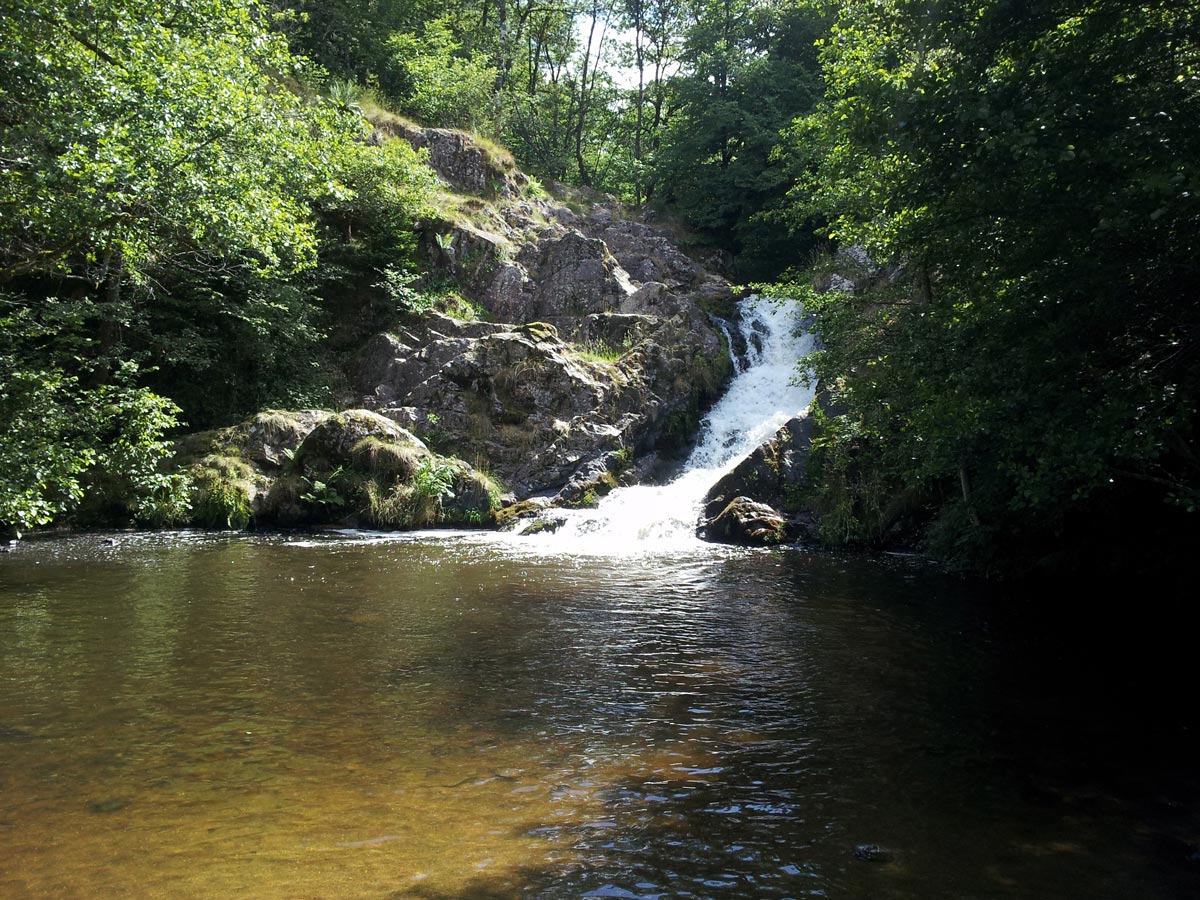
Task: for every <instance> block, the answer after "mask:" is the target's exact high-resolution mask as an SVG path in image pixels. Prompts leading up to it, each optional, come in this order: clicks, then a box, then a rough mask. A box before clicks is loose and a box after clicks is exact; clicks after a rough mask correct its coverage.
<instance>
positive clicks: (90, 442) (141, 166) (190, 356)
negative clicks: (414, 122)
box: [0, 0, 432, 526]
mask: <svg viewBox="0 0 1200 900" xmlns="http://www.w3.org/2000/svg"><path fill="white" fill-rule="evenodd" d="M268 24H269V23H268V20H267V18H266V14H265V12H264V10H263V8H262V7H260V6H259V5H257V4H256V3H255V2H254V0H200V2H192V0H189V2H182V0H178V2H169V3H165V4H164V3H150V2H148V0H80V2H76V3H72V4H66V5H64V4H60V3H55V2H50V0H0V41H3V45H4V47H5V54H6V59H5V63H6V64H5V66H4V67H3V69H0V288H3V290H4V291H5V294H4V298H3V300H4V310H3V312H4V320H5V326H6V329H7V333H6V334H5V336H4V337H5V341H4V346H0V356H3V359H2V360H0V363H2V365H0V370H2V372H3V376H4V379H5V393H4V397H3V403H4V404H5V412H6V416H7V418H6V423H5V427H6V428H7V429H9V430H8V431H7V432H6V436H5V440H6V448H7V451H10V455H8V456H6V457H5V460H4V471H0V477H3V478H4V479H5V484H4V485H3V488H4V491H5V492H6V493H5V496H6V499H5V500H4V503H5V504H6V506H5V507H4V512H3V514H2V515H3V518H0V521H3V522H5V523H7V524H10V525H11V524H14V523H15V524H18V525H24V526H27V525H29V524H31V523H32V524H42V523H44V522H45V521H46V517H47V516H55V515H60V514H62V513H66V512H69V511H70V510H71V509H72V508H73V507H74V506H75V505H76V502H77V501H78V499H79V490H80V487H79V486H80V485H81V484H84V483H85V482H86V483H87V484H90V485H91V486H92V493H93V494H94V495H95V496H100V495H101V494H103V493H105V492H106V491H107V492H108V493H109V494H111V495H112V496H115V494H113V493H112V491H110V490H109V488H113V490H116V487H120V488H121V490H122V491H124V492H125V493H124V495H123V496H125V498H126V499H125V500H121V501H120V502H121V503H126V501H128V503H126V505H128V504H129V503H132V504H133V505H132V506H129V511H130V512H131V514H133V515H136V516H137V517H140V518H146V517H147V516H148V515H149V514H148V513H146V512H145V510H143V509H142V508H141V507H140V506H138V503H140V502H141V501H140V500H138V501H137V502H136V503H135V502H134V500H131V499H129V498H135V499H136V498H137V497H140V496H142V494H143V493H145V492H146V491H150V493H151V494H153V493H154V491H156V490H157V488H155V487H154V486H155V485H156V484H157V483H158V482H157V480H156V479H157V478H158V476H157V474H156V473H155V472H154V471H153V466H152V465H149V464H148V463H147V459H148V458H149V457H147V456H146V454H145V453H141V452H140V451H139V452H134V449H130V451H129V452H124V451H120V448H122V447H126V448H135V449H136V448H141V449H142V450H146V451H147V452H148V453H149V454H150V457H154V456H155V454H158V455H161V454H162V453H165V452H166V450H165V445H164V444H162V442H161V435H162V432H163V431H164V430H165V429H167V428H170V427H172V426H173V424H174V422H175V419H174V416H175V413H176V412H177V411H178V410H177V408H176V407H175V406H174V404H173V403H172V402H171V401H169V400H167V399H165V398H163V397H161V396H158V395H157V394H155V393H152V392H151V391H149V390H147V389H146V387H145V382H146V380H147V378H152V379H153V380H155V381H164V380H167V376H168V375H169V372H170V370H171V369H172V368H173V367H174V368H175V369H176V370H177V371H178V372H179V376H180V377H179V379H178V381H177V383H176V386H177V385H178V384H180V383H182V384H183V385H184V386H185V387H186V385H188V384H191V385H193V388H194V384H195V382H196V377H197V375H198V374H207V373H205V372H204V365H201V362H202V360H204V359H205V355H206V354H208V355H207V364H208V365H210V366H212V367H213V368H218V369H219V368H220V367H221V366H225V367H226V369H228V366H229V362H230V360H231V359H236V358H237V355H238V350H239V349H241V347H243V346H244V342H243V343H242V344H240V345H235V346H223V345H222V342H221V339H222V338H224V337H226V336H230V335H239V333H240V335H241V336H245V335H246V334H247V333H249V334H253V335H255V336H256V337H257V338H258V339H259V341H260V346H266V345H270V344H274V345H276V346H291V347H293V348H294V347H297V346H300V345H302V344H305V343H308V342H309V340H310V337H309V336H310V335H311V334H312V333H313V332H312V319H313V316H312V315H311V311H312V310H313V309H314V308H315V306H316V304H317V297H316V296H315V295H314V294H313V293H312V292H311V288H310V287H309V286H307V285H304V284H303V283H302V282H299V281H298V280H296V281H290V280H289V279H293V278H294V276H295V275H296V273H298V272H300V271H302V270H304V269H306V268H311V267H312V266H313V265H315V263H316V260H317V253H318V250H319V249H320V248H321V247H322V246H323V245H324V246H328V244H329V240H330V239H329V237H328V236H327V235H325V234H324V232H323V230H322V229H321V227H320V223H321V217H324V218H331V217H341V218H345V216H346V215H347V214H349V215H353V216H357V217H358V218H359V219H360V220H362V219H364V218H365V219H366V220H367V221H368V222H369V223H370V225H369V227H368V228H367V232H368V233H369V234H370V233H371V232H372V229H374V232H376V233H377V232H379V231H388V232H393V234H392V235H391V241H392V243H393V244H394V243H396V242H397V241H396V235H395V234H394V232H395V231H397V230H399V229H401V228H402V227H407V223H408V222H411V217H412V215H415V214H416V213H417V212H418V211H419V209H420V207H421V203H422V199H423V196H424V193H425V192H427V191H428V189H429V187H430V185H431V179H432V176H431V175H430V174H429V173H428V172H427V171H426V170H425V169H424V167H422V166H420V165H419V161H418V158H417V156H416V154H415V152H413V151H412V150H411V148H409V147H407V145H403V146H402V147H401V146H397V145H390V146H388V147H384V148H375V147H371V146H368V144H367V142H366V138H367V131H368V130H367V127H366V124H365V122H364V121H363V119H362V117H361V114H359V113H357V112H355V111H354V110H351V109H347V108H346V107H345V106H344V105H340V104H336V103H328V102H325V101H323V100H322V99H321V98H320V97H318V96H315V95H314V94H313V93H311V92H310V91H309V90H308V89H307V88H306V87H305V79H315V78H317V77H319V73H317V72H315V71H313V70H310V69H307V68H306V67H305V66H303V65H302V64H301V63H300V62H299V61H297V60H296V59H295V58H293V57H292V56H291V55H290V53H289V51H288V49H287V45H286V42H285V41H284V39H283V38H282V37H281V36H280V35H278V34H276V33H273V32H271V31H270V30H269V28H268ZM381 185H384V186H385V188H384V189H381V187H380V186H381ZM367 192H370V193H369V195H368V193H367ZM402 223H403V224H402ZM339 239H341V238H339ZM345 240H350V238H349V237H347V238H345ZM360 240H361V239H360ZM229 323H237V324H236V325H235V326H234V327H233V328H230V327H228V326H229ZM239 329H240V332H239ZM230 343H234V342H230ZM262 355H263V357H264V358H266V357H267V354H265V353H264V354H262ZM293 356H294V354H293ZM139 366H141V367H142V368H143V369H144V368H145V367H146V366H150V367H161V371H159V372H158V373H157V374H154V373H151V374H147V373H145V372H143V373H142V374H141V375H139V374H138V368H139ZM258 374H261V371H260V373H258ZM38 384H42V385H44V390H43V392H42V393H40V394H39V393H38V392H37V391H36V390H35V389H34V386H36V385H38ZM167 386H168V387H171V386H172V385H171V384H170V383H169V380H167ZM96 411H107V412H104V413H103V414H100V413H99V412H96ZM92 413H95V414H92ZM39 420H40V421H41V422H42V423H43V424H42V425H37V424H36V422H37V421H39ZM13 429H16V430H13ZM131 429H132V430H131ZM128 435H135V436H134V437H128V439H127V436H128ZM118 451H120V452H118ZM38 473H41V474H38ZM26 475H28V478H27V477H26ZM80 479H83V480H82V481H81V480H80ZM102 482H103V484H102ZM122 485H123V487H121V486H122ZM114 486H116V487H114ZM13 498H17V499H13ZM168 499H169V498H168ZM170 503H174V500H170V501H169V503H168V505H169V504H170Z"/></svg>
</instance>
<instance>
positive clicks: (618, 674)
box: [0, 534, 1200, 900]
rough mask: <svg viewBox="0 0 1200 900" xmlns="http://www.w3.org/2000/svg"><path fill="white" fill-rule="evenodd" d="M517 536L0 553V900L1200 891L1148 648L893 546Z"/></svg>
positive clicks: (121, 544)
mask: <svg viewBox="0 0 1200 900" xmlns="http://www.w3.org/2000/svg"><path fill="white" fill-rule="evenodd" d="M107 541H112V542H113V543H108V542H107ZM531 546H532V545H529V544H526V545H522V544H520V543H519V541H517V540H516V539H513V538H506V537H504V536H500V535H446V534H443V535H438V536H429V535H424V536H423V535H416V536H404V537H382V536H371V535H325V536H305V537H298V536H293V537H287V536H283V537H280V536H273V537H272V536H219V535H212V536H204V535H194V534H176V535H124V534H123V535H117V536H115V537H109V538H105V537H103V536H86V537H73V538H66V539H56V540H47V541H39V542H27V543H25V544H22V545H20V546H18V547H17V548H16V549H15V550H14V552H12V553H10V554H6V555H4V556H3V557H0V897H3V898H5V900H10V898H12V900H16V898H140V897H163V898H168V897H169V898H227V897H233V896H237V897H244V898H280V900H282V898H289V900H292V898H372V900H374V898H393V900H395V898H408V897H413V898H451V897H453V898H502V897H539V898H574V897H625V898H631V897H642V898H656V897H657V898H674V897H706V898H707V897H714V898H717V897H739V898H740V897H767V898H769V897H778V898H783V897H802V896H824V897H863V898H938V897H944V898H992V897H997V898H999V897H1011V898H1151V900H1153V898H1176V897H1190V896H1196V895H1198V894H1200V856H1197V857H1195V858H1193V854H1194V853H1195V851H1196V848H1197V847H1198V846H1200V816H1198V814H1197V810H1198V808H1197V804H1196V801H1197V797H1200V787H1198V785H1197V772H1196V767H1195V762H1194V761H1195V756H1194V750H1195V749H1196V740H1195V732H1194V730H1191V726H1192V723H1191V722H1190V721H1189V720H1188V716H1187V712H1188V710H1187V708H1185V707H1183V706H1181V705H1178V704H1175V703H1171V702H1164V703H1161V704H1150V705H1147V703H1146V702H1145V699H1146V696H1147V695H1146V693H1145V690H1146V686H1145V685H1144V683H1143V682H1141V681H1138V679H1137V678H1136V677H1135V676H1137V675H1138V674H1139V673H1140V674H1141V675H1145V674H1146V673H1145V672H1144V664H1143V663H1141V662H1140V661H1137V660H1132V659H1129V658H1121V657H1119V656H1113V655H1112V654H1111V653H1109V652H1107V651H1103V652H1101V651H1100V650H1098V649H1097V647H1096V646H1095V644H1094V642H1092V641H1090V640H1088V641H1080V642H1079V643H1080V647H1078V648H1076V649H1075V650H1072V649H1071V647H1070V646H1069V645H1064V644H1063V642H1062V635H1061V634H1058V633H1053V634H1051V633H1049V632H1047V631H1046V630H1044V629H1041V628H1031V627H1030V619H1029V618H1028V617H1022V616H1021V615H1010V614H1009V613H1008V612H1007V611H1008V610H1010V609H1012V608H1013V604H1014V603H1016V600H1014V599H1013V598H1007V599H1006V600H1005V602H1000V601H1001V600H1002V599H1005V598H996V597H993V596H990V595H988V594H985V593H983V592H982V591H981V590H980V589H978V588H972V587H970V586H965V585H962V584H959V583H957V582H954V581H950V580H948V579H945V578H943V577H940V576H937V575H935V574H931V573H927V572H923V571H921V570H920V569H918V568H915V567H914V566H912V565H910V564H908V563H906V562H903V561H894V560H893V561H873V560H867V559H840V558H837V557H831V556H826V555H819V554H810V553H805V552H802V551H796V550H793V551H773V552H749V551H731V550H723V549H718V548H703V549H701V550H696V551H694V552H690V553H686V554H675V555H672V556H661V557H654V556H639V557H635V558H632V559H629V558H626V559H604V558H596V557H587V558H583V557H572V556H565V555H559V556H539V555H537V554H536V553H535V552H533V550H532V549H531ZM1135 663H1136V665H1135ZM1150 687H1151V688H1155V687H1158V688H1161V687H1162V682H1161V681H1154V680H1153V679H1152V684H1151V685H1150ZM1192 691H1194V687H1190V686H1188V685H1185V686H1184V693H1188V692H1192ZM1160 699H1162V698H1160ZM1175 713H1178V715H1175ZM864 844H877V845H881V846H883V847H886V848H887V849H888V850H889V851H890V859H889V860H888V861H884V862H868V861H863V860H861V859H858V858H856V856H855V855H854V851H855V848H856V847H858V846H859V845H864Z"/></svg>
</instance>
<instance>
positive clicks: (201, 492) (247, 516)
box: [190, 455, 254, 530]
mask: <svg viewBox="0 0 1200 900" xmlns="http://www.w3.org/2000/svg"><path fill="white" fill-rule="evenodd" d="M190 471H191V476H192V521H193V522H195V523H196V524H197V525H201V526H203V527H205V528H230V529H234V530H241V529H243V528H246V527H247V526H249V524H250V522H251V521H252V520H253V518H254V514H253V511H252V510H251V507H250V496H249V488H250V485H251V484H252V482H253V479H254V472H253V470H252V469H251V468H250V467H249V466H248V465H246V463H244V462H242V461H241V460H239V459H237V458H236V457H227V456H216V455H210V456H207V457H205V458H204V459H202V460H200V461H199V462H198V463H197V464H196V465H194V466H192V467H191V469H190Z"/></svg>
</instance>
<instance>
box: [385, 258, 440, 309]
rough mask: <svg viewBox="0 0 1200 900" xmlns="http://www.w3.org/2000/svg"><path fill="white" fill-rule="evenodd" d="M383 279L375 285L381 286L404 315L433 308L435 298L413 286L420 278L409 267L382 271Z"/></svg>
mask: <svg viewBox="0 0 1200 900" xmlns="http://www.w3.org/2000/svg"><path fill="white" fill-rule="evenodd" d="M380 274H382V275H383V280H382V281H380V282H379V283H377V284H376V285H375V286H376V287H378V288H380V289H381V290H382V291H383V292H384V293H385V294H386V295H387V297H388V299H389V300H390V301H391V302H392V303H394V304H395V305H396V309H397V310H399V311H400V312H401V313H403V314H404V315H411V316H419V315H421V314H422V313H426V312H429V310H431V309H432V308H433V298H432V297H431V296H429V295H428V294H426V293H423V292H422V291H419V290H417V289H416V288H415V287H413V285H414V284H416V283H417V281H419V280H420V276H419V275H414V274H413V273H412V272H409V271H408V270H407V269H395V268H387V269H384V270H383V272H382V273H380Z"/></svg>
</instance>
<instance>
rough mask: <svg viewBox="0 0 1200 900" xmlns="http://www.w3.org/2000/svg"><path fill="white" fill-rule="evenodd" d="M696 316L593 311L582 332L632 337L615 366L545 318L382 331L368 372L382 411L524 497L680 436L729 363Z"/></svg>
mask: <svg viewBox="0 0 1200 900" xmlns="http://www.w3.org/2000/svg"><path fill="white" fill-rule="evenodd" d="M689 324H691V325H697V326H698V323H695V322H691V323H689V322H688V321H687V320H686V319H681V320H678V321H674V320H673V321H669V322H663V321H658V320H653V319H649V318H646V317H639V316H624V315H621V316H613V317H608V316H603V315H601V316H592V317H585V318H584V319H583V320H581V322H580V329H581V330H582V331H583V332H584V333H587V334H590V335H593V336H594V339H595V340H597V341H599V340H606V341H614V342H615V341H617V340H628V341H629V342H630V343H631V344H632V347H631V349H630V350H629V351H628V352H627V353H625V354H624V355H623V356H621V357H620V358H618V359H615V360H613V361H610V362H605V361H597V360H595V359H592V358H588V357H587V356H586V354H583V353H581V352H580V350H579V348H578V347H576V346H574V345H572V344H569V343H567V342H565V341H563V340H562V338H561V337H559V335H558V333H557V330H556V329H555V328H554V326H552V325H549V324H546V323H537V322H534V323H529V324H526V325H515V326H509V327H507V328H505V329H497V330H491V331H488V332H487V333H483V334H479V335H477V336H466V335H463V334H461V333H457V334H456V333H451V334H445V333H442V332H434V331H432V330H430V331H429V332H427V333H425V334H424V335H422V336H420V337H418V336H416V335H412V334H409V335H407V336H406V338H407V339H405V338H401V337H399V336H379V337H377V338H376V339H375V340H373V341H372V342H371V344H370V345H368V347H367V348H366V350H365V352H364V355H363V359H362V361H361V364H360V377H361V378H362V379H363V388H364V391H365V392H367V393H368V394H370V396H371V397H372V398H373V399H374V400H375V401H376V402H375V407H376V409H377V410H378V411H379V412H380V413H381V414H382V415H384V416H387V417H389V418H391V419H393V420H394V421H396V422H398V423H402V424H403V425H405V426H407V427H409V428H412V429H414V430H416V431H418V432H423V433H425V434H426V435H427V437H428V439H429V440H430V441H431V442H433V444H434V447H435V449H439V450H442V451H443V452H453V453H455V454H456V455H458V456H460V457H461V458H464V459H467V460H468V461H470V462H472V463H477V462H485V463H486V464H487V466H488V467H489V468H490V469H491V471H493V472H494V473H495V474H496V475H497V476H499V478H500V479H501V480H502V481H503V482H504V483H505V484H506V485H508V486H509V487H510V489H511V490H513V491H514V492H515V493H516V494H517V495H519V496H527V495H529V494H531V493H535V492H537V491H543V490H548V489H555V488H558V487H560V486H562V485H564V484H565V483H567V482H568V481H569V480H570V479H571V477H572V475H573V474H574V473H575V472H576V470H578V469H580V467H583V466H586V465H587V464H588V463H589V462H591V461H593V460H595V459H597V458H599V457H603V456H604V455H605V454H609V453H612V452H614V451H619V450H622V449H623V448H631V449H637V448H646V449H649V448H652V447H653V446H655V445H657V444H659V443H661V442H663V441H667V442H669V441H670V440H672V439H674V438H682V434H678V435H677V434H675V433H674V432H672V429H676V430H677V431H681V430H682V428H683V424H684V420H685V419H686V418H687V417H688V416H689V415H698V411H699V409H700V408H701V407H702V405H703V404H704V402H705V401H706V400H707V399H709V398H710V397H711V396H712V395H715V393H716V391H717V390H719V387H720V385H721V383H722V379H723V376H724V374H725V371H726V368H727V367H728V360H727V357H726V356H725V355H724V350H723V348H722V346H721V344H720V340H719V338H717V337H716V335H714V334H712V333H711V332H710V331H708V329H707V328H705V329H704V331H703V332H701V331H690V330H687V329H688V326H689ZM663 338H668V340H664V341H663V342H662V343H660V342H659V340H660V339H663Z"/></svg>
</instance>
